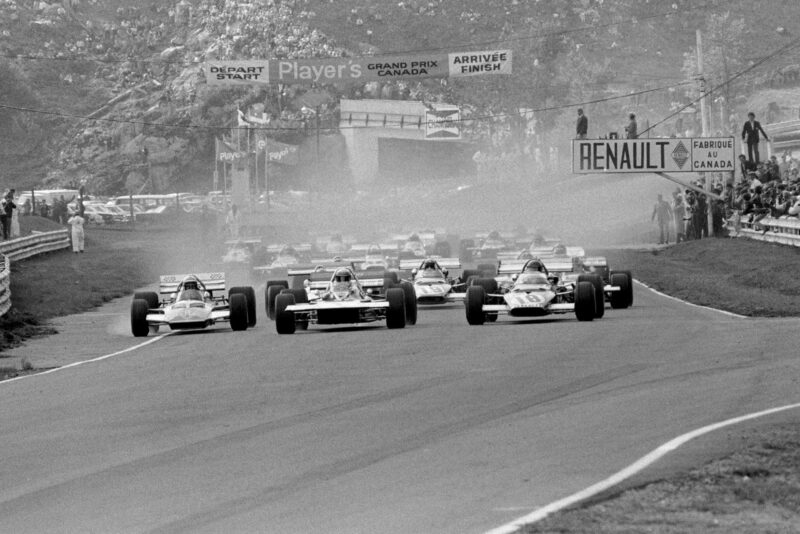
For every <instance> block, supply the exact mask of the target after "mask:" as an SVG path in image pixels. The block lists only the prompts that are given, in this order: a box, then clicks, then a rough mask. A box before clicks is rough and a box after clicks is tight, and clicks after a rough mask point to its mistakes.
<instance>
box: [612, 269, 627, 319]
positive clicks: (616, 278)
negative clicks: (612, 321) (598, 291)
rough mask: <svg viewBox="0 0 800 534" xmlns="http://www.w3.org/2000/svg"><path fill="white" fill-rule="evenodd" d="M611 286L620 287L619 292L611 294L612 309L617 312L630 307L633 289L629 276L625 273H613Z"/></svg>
mask: <svg viewBox="0 0 800 534" xmlns="http://www.w3.org/2000/svg"><path fill="white" fill-rule="evenodd" d="M611 285H612V286H619V291H614V292H613V293H611V298H610V299H609V300H611V307H612V308H613V309H615V310H621V309H625V308H627V307H628V300H629V298H630V293H631V287H630V280H629V279H628V275H626V274H625V273H612V274H611Z"/></svg>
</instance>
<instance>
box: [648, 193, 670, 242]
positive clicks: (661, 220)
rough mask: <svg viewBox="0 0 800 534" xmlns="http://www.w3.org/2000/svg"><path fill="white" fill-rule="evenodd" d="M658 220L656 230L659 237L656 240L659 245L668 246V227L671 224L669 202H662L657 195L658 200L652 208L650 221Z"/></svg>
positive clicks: (662, 199)
mask: <svg viewBox="0 0 800 534" xmlns="http://www.w3.org/2000/svg"><path fill="white" fill-rule="evenodd" d="M656 219H658V229H659V231H660V236H659V238H658V244H659V245H669V227H670V226H671V224H672V208H671V207H670V205H669V202H667V201H666V200H664V197H662V196H661V195H658V200H657V201H656V204H655V206H653V216H652V217H651V218H650V220H651V221H655V220H656Z"/></svg>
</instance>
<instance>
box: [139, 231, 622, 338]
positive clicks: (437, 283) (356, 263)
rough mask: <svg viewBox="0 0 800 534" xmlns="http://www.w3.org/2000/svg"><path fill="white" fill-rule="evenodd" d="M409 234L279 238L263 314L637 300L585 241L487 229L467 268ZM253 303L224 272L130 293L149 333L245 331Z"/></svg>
mask: <svg viewBox="0 0 800 534" xmlns="http://www.w3.org/2000/svg"><path fill="white" fill-rule="evenodd" d="M411 237H412V239H411V240H410V241H407V243H415V244H413V245H411V246H409V247H408V248H406V247H402V248H398V249H396V248H395V244H393V243H392V242H389V243H388V244H386V243H384V244H370V245H358V244H355V245H351V246H350V247H348V248H346V249H344V248H343V243H344V242H343V240H341V239H335V240H334V241H333V244H334V245H335V246H331V247H326V250H330V251H331V252H329V253H327V257H323V256H326V253H323V252H317V251H314V250H313V249H312V247H311V246H307V245H295V246H292V245H280V246H273V247H272V248H271V249H270V250H271V252H273V253H274V255H273V256H272V258H271V261H270V262H269V263H265V264H264V265H263V266H262V269H260V271H261V275H262V276H265V277H266V278H267V279H266V287H265V289H264V307H265V310H266V314H267V317H268V318H269V319H270V320H271V321H274V324H275V329H276V331H277V332H278V333H279V334H293V333H295V332H296V331H298V330H306V329H308V327H309V325H320V326H325V325H341V324H365V323H374V322H385V324H386V326H387V327H388V328H390V329H398V328H404V327H405V326H407V325H414V324H416V322H417V315H418V308H419V307H425V308H428V309H434V308H437V307H442V306H443V305H448V304H457V305H461V306H463V307H464V311H465V316H466V321H467V323H468V324H469V325H482V324H485V323H491V322H494V321H496V320H497V319H498V318H499V317H501V316H508V317H512V318H531V317H541V316H545V315H551V314H574V315H575V317H576V318H577V319H578V321H592V320H594V319H599V318H601V317H603V315H604V314H605V309H606V303H608V304H609V305H610V307H611V308H612V309H623V308H628V307H629V306H631V305H632V304H633V279H632V276H631V273H630V272H629V271H611V270H610V269H609V267H608V264H607V261H606V260H605V258H603V257H591V256H587V255H586V253H585V251H584V250H583V249H582V248H581V247H566V246H564V245H563V244H561V243H560V242H556V244H552V242H550V243H548V242H547V241H546V240H544V239H538V238H534V239H533V241H532V243H531V244H530V245H529V246H523V247H521V248H517V249H514V245H513V244H511V242H508V241H506V242H504V245H503V246H502V247H500V246H499V243H498V240H502V238H501V237H500V236H499V234H496V235H493V234H489V235H487V240H488V244H487V246H483V244H482V245H481V246H480V247H473V250H472V251H471V252H473V253H474V256H473V258H474V260H477V261H480V263H478V264H477V265H476V268H474V269H465V268H464V267H463V264H462V262H461V259H460V258H452V257H442V256H440V255H434V254H429V253H428V252H426V250H429V249H425V248H424V245H422V240H421V239H419V237H418V236H411ZM418 239H419V241H417V240H418ZM484 244H486V243H484ZM340 245H342V246H340ZM429 245H430V243H429ZM420 246H422V247H423V248H422V249H420V248H419V247H420ZM445 248H446V247H444V246H439V247H438V250H439V251H445ZM395 250H400V252H401V254H400V255H399V256H397V257H395V256H394V255H393V253H394V252H395ZM420 250H422V252H421V254H422V255H418V254H420V252H419V251H420ZM487 251H491V252H487ZM314 255H319V256H320V257H314ZM475 256H477V258H475ZM256 309H257V307H256V295H255V291H254V289H253V288H252V287H250V286H240V287H233V288H230V290H228V292H227V294H226V284H225V275H224V273H222V272H212V273H201V274H186V275H166V276H162V277H161V279H160V284H159V293H155V292H144V293H136V294H135V295H134V300H133V303H132V305H131V331H132V333H133V335H134V336H146V335H148V334H149V333H155V332H157V331H158V330H159V328H160V327H162V326H164V327H168V328H169V329H170V330H195V329H203V328H207V327H209V326H212V325H214V324H217V323H228V324H229V325H230V327H231V328H232V329H233V330H235V331H241V330H246V329H247V328H248V327H253V326H255V324H256V314H257V312H256Z"/></svg>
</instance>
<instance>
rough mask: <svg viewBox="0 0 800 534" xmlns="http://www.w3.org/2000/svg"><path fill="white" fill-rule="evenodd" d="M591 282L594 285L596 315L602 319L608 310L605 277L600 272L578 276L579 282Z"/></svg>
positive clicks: (596, 317)
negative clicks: (604, 288) (604, 285)
mask: <svg viewBox="0 0 800 534" xmlns="http://www.w3.org/2000/svg"><path fill="white" fill-rule="evenodd" d="M580 282H591V284H592V285H593V286H594V291H595V295H594V308H595V311H594V317H595V319H600V318H601V317H603V315H605V312H606V296H605V291H603V279H602V278H601V277H600V275H599V274H581V275H579V276H578V283H580Z"/></svg>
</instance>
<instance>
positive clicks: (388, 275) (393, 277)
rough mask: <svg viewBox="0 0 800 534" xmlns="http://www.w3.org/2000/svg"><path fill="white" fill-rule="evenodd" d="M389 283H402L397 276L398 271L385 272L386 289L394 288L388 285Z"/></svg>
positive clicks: (384, 282)
mask: <svg viewBox="0 0 800 534" xmlns="http://www.w3.org/2000/svg"><path fill="white" fill-rule="evenodd" d="M387 281H391V282H392V284H397V283H400V275H398V274H397V271H384V273H383V284H384V285H385V286H386V287H392V286H390V285H389V284H388V283H387Z"/></svg>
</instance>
